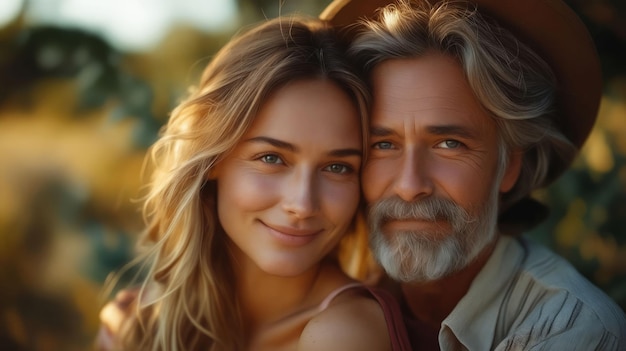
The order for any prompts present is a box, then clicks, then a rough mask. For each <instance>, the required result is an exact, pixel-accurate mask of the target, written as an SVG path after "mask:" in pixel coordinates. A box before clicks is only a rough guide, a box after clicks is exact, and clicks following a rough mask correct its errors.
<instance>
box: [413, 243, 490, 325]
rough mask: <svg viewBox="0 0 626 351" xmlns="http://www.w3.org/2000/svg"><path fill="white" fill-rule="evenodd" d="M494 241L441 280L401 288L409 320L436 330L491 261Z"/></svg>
mask: <svg viewBox="0 0 626 351" xmlns="http://www.w3.org/2000/svg"><path fill="white" fill-rule="evenodd" d="M496 243H497V240H494V241H493V242H492V243H491V244H489V245H487V247H485V249H484V250H483V251H482V252H481V253H480V254H479V255H478V256H477V257H476V259H475V260H474V261H472V263H470V264H469V265H468V266H467V267H465V268H463V269H462V270H460V271H458V272H456V273H454V274H452V275H449V276H446V277H444V278H442V279H439V280H435V281H430V282H421V283H404V284H402V287H401V288H402V294H403V296H404V300H405V302H406V305H407V307H408V308H409V309H410V311H411V313H412V315H413V317H415V318H416V319H418V320H419V321H420V322H421V323H423V324H426V325H428V326H431V327H432V328H434V329H436V330H439V327H440V325H441V322H442V321H443V320H444V319H445V318H446V317H447V316H448V315H449V314H450V313H451V312H452V310H453V309H454V307H456V305H457V304H458V303H459V301H460V300H461V299H462V298H463V296H465V294H466V293H467V291H468V290H469V287H470V285H471V284H472V282H473V281H474V278H475V277H476V276H477V275H478V273H479V272H480V271H481V270H482V268H483V267H484V265H485V264H486V263H487V260H489V257H491V254H492V253H493V249H494V248H495V245H496Z"/></svg>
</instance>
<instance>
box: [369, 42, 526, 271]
mask: <svg viewBox="0 0 626 351" xmlns="http://www.w3.org/2000/svg"><path fill="white" fill-rule="evenodd" d="M372 74H373V75H372V78H373V86H374V105H373V110H372V119H371V137H370V143H369V144H370V147H371V149H370V156H369V159H368V161H367V163H366V165H365V168H364V170H363V179H362V184H363V190H364V194H365V198H366V200H367V202H368V204H369V205H370V214H369V222H370V244H371V246H372V249H373V250H374V254H375V256H376V257H377V259H378V260H379V262H380V263H381V264H382V265H383V268H385V270H386V271H387V273H388V274H389V275H390V276H391V277H392V278H395V279H397V280H400V281H413V282H416V281H428V280H434V279H438V278H441V277H444V276H446V275H448V274H450V273H453V272H456V271H458V270H460V269H461V268H463V267H465V266H467V265H468V264H469V263H470V262H471V261H472V260H473V259H474V258H475V257H476V256H477V255H478V254H479V253H480V252H482V250H483V249H484V248H485V247H486V246H487V245H488V244H489V243H491V242H492V241H493V239H494V238H495V235H496V220H497V212H498V209H497V203H498V196H499V192H504V191H508V190H510V188H511V187H512V186H513V185H514V183H515V181H516V180H517V175H518V173H519V172H518V171H519V168H518V167H515V166H512V165H513V164H514V162H511V163H510V164H509V166H507V167H506V168H503V167H502V166H501V162H499V158H498V155H499V152H500V151H499V143H498V138H497V134H496V133H497V130H496V125H495V122H494V121H493V120H492V118H490V116H489V115H488V113H487V112H486V111H485V110H484V109H483V108H482V107H481V106H480V104H479V102H478V101H477V100H476V98H475V97H474V95H473V92H472V90H471V88H470V87H469V85H468V83H467V81H466V79H465V77H464V74H463V71H462V70H461V67H460V65H459V64H458V63H457V62H456V61H455V60H453V59H451V58H449V57H447V56H444V55H441V54H434V53H433V54H429V55H426V56H424V57H421V58H413V59H392V60H388V61H385V62H383V63H381V64H379V65H378V66H377V67H376V68H375V69H374V71H373V73H372Z"/></svg>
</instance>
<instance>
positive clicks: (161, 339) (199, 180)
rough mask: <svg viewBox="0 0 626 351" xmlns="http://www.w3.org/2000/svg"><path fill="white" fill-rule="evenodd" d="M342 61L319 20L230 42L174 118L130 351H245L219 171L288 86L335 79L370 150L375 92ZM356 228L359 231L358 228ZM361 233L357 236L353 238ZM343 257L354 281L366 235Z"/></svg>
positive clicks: (160, 159)
mask: <svg viewBox="0 0 626 351" xmlns="http://www.w3.org/2000/svg"><path fill="white" fill-rule="evenodd" d="M360 77H361V75H360V73H359V72H358V71H357V70H356V69H355V68H354V67H352V66H351V65H350V64H349V62H348V61H347V60H346V59H345V45H343V44H342V43H341V42H340V41H339V40H338V39H337V37H336V36H335V33H334V31H333V29H332V28H330V27H329V26H328V25H326V24H325V23H323V22H320V21H319V20H316V19H309V18H304V17H296V16H291V17H282V18H277V19H273V20H268V21H265V22H263V23H261V24H259V25H258V26H256V27H253V28H252V29H249V30H247V31H245V32H243V33H242V34H239V35H238V36H236V37H235V38H233V39H232V40H231V41H230V42H229V43H228V44H227V45H225V46H224V47H223V48H222V49H221V50H220V51H219V52H218V53H217V54H216V56H215V57H214V58H213V59H212V61H211V62H210V63H209V64H208V66H207V67H206V69H205V70H204V73H203V74H202V77H201V80H200V82H199V84H198V86H197V87H195V88H194V89H193V90H192V91H191V92H190V94H189V96H188V97H187V98H186V99H185V100H184V101H183V102H182V103H180V104H179V105H178V106H177V107H176V108H175V109H174V110H173V112H172V114H171V116H170V119H169V121H168V123H167V125H166V126H165V127H164V129H163V130H162V133H161V137H160V139H159V140H158V141H157V142H156V143H155V144H154V145H153V146H152V148H151V150H150V156H151V157H150V160H151V161H152V165H153V173H152V179H151V183H150V184H149V187H148V193H147V196H146V198H145V203H144V207H143V214H144V217H145V221H146V223H147V228H146V231H145V233H144V234H143V235H142V237H141V240H140V246H141V247H142V248H143V249H144V251H143V252H142V253H141V255H140V256H138V258H137V260H136V261H135V262H134V264H136V265H142V264H143V265H144V267H145V269H144V270H145V276H146V278H145V279H143V281H142V285H141V290H140V293H139V296H140V298H138V299H137V300H138V301H137V303H136V306H135V308H134V311H135V312H136V313H134V314H133V316H132V317H130V318H128V319H127V320H126V322H125V325H124V326H123V328H122V332H121V335H120V336H121V337H120V338H119V340H120V344H121V345H120V347H121V348H123V349H125V350H139V349H141V350H182V349H189V350H201V349H205V350H241V349H243V348H244V346H245V341H244V333H245V331H244V329H243V328H244V327H243V323H242V321H241V317H240V311H239V306H238V305H237V302H236V301H235V293H234V291H235V287H234V283H233V276H232V271H231V265H230V259H229V255H228V250H227V248H226V239H225V234H224V233H223V232H222V230H221V227H220V224H219V222H218V218H217V213H216V208H215V201H216V191H215V183H214V181H209V180H207V175H208V173H209V172H210V170H211V169H212V167H213V166H214V165H215V164H216V163H217V162H219V161H220V160H221V159H222V158H223V157H224V156H225V155H227V154H228V152H229V151H230V150H232V149H233V148H234V147H235V145H237V143H238V142H239V141H240V139H241V138H242V136H243V135H244V133H245V132H246V131H247V130H248V128H250V126H251V124H252V123H253V122H254V120H255V117H256V115H257V112H258V111H259V109H260V108H261V106H262V105H263V102H264V101H265V100H266V98H267V97H268V96H269V95H270V94H271V93H272V92H273V91H275V90H276V89H278V88H280V87H281V86H284V85H285V84H287V83H288V82H291V81H294V80H301V79H311V78H315V79H317V78H322V79H328V80H331V81H332V82H334V83H335V84H337V86H339V87H341V88H342V89H343V90H344V91H345V92H346V93H347V94H348V96H349V97H350V98H351V99H352V100H353V102H354V104H355V105H356V106H357V108H358V111H359V112H360V116H361V124H362V132H363V134H364V138H363V141H364V150H367V147H365V146H366V145H365V143H367V127H368V123H367V117H368V115H367V111H368V107H369V101H370V97H369V92H368V90H367V87H366V85H365V84H364V83H363V82H362V80H361V78H360ZM354 227H355V228H357V227H359V228H362V225H361V226H354ZM355 232H356V230H355ZM345 240H347V241H349V243H348V245H345V243H344V247H347V248H348V250H347V251H346V252H344V253H343V254H341V257H343V258H344V260H343V263H344V268H346V269H348V270H349V271H351V272H349V273H351V275H352V276H359V274H361V275H362V274H365V273H364V271H360V272H359V271H358V270H359V268H362V267H364V266H363V264H362V262H366V261H367V260H369V258H368V257H366V256H368V255H369V254H368V253H366V251H367V239H366V238H365V235H358V236H355V235H347V236H346V238H345Z"/></svg>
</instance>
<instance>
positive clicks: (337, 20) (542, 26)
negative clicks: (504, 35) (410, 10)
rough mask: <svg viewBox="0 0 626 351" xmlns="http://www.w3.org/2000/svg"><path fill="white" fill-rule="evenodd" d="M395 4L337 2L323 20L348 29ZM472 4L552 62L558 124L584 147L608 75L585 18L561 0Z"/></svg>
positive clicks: (389, 0) (484, 0) (372, 0)
mask: <svg viewBox="0 0 626 351" xmlns="http://www.w3.org/2000/svg"><path fill="white" fill-rule="evenodd" d="M421 1H425V0H421ZM434 1H446V0H434ZM393 2H394V1H392V0H360V1H359V0H334V1H333V2H332V3H331V4H330V5H328V7H327V8H326V9H325V10H324V11H323V12H322V14H321V15H320V18H321V19H323V20H327V21H329V22H331V23H332V24H333V25H335V26H339V27H346V26H348V25H351V24H354V23H355V22H357V20H359V19H362V18H371V17H373V16H374V15H375V13H376V10H377V9H378V8H380V7H383V6H385V5H388V4H390V3H393ZM469 2H470V3H473V4H476V5H477V8H478V9H479V11H481V12H484V13H485V14H487V15H489V16H491V17H492V18H494V19H495V20H496V21H497V22H498V23H499V24H500V25H501V26H503V27H505V28H507V29H508V30H510V31H511V32H512V33H514V34H515V35H516V36H517V37H518V38H519V39H520V40H521V41H522V42H524V43H525V44H526V45H528V46H530V47H531V48H533V49H534V50H535V51H536V52H537V53H538V54H539V55H540V56H541V57H542V58H543V59H544V60H546V62H547V63H548V64H549V65H550V66H551V68H552V70H553V71H554V73H555V75H556V78H557V82H558V88H557V89H558V91H557V109H558V111H557V112H558V121H557V123H558V126H559V128H560V129H561V130H562V131H563V133H564V134H565V135H566V136H567V137H568V138H569V139H570V140H571V141H572V142H573V143H574V145H576V147H578V148H580V147H582V145H583V144H584V142H585V140H586V139H587V137H588V136H589V133H590V132H591V129H592V128H593V125H594V123H595V120H596V116H597V113H598V107H599V104H600V98H601V96H602V73H601V70H600V60H599V58H598V54H597V51H596V48H595V45H594V44H593V40H592V38H591V36H590V34H589V32H588V31H587V28H586V27H585V25H584V24H583V23H582V21H581V20H580V18H579V17H578V16H577V15H576V13H575V12H574V11H573V10H572V9H571V8H570V7H569V6H567V5H566V4H565V3H564V2H562V1H561V0H469Z"/></svg>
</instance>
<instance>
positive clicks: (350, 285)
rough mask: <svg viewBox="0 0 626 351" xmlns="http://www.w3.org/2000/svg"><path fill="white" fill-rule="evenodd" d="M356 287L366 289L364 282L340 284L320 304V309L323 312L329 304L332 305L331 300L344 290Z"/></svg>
mask: <svg viewBox="0 0 626 351" xmlns="http://www.w3.org/2000/svg"><path fill="white" fill-rule="evenodd" d="M355 288H361V289H366V287H365V285H363V284H362V283H348V284H346V285H343V286H340V287H338V288H337V289H335V290H333V291H331V292H330V293H329V294H328V296H326V298H325V299H324V300H323V301H322V302H321V303H320V304H319V307H318V311H320V312H321V311H323V310H325V309H327V308H328V306H330V304H331V302H333V300H334V299H335V298H336V297H337V296H339V294H341V293H342V292H344V291H346V290H350V289H355Z"/></svg>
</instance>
